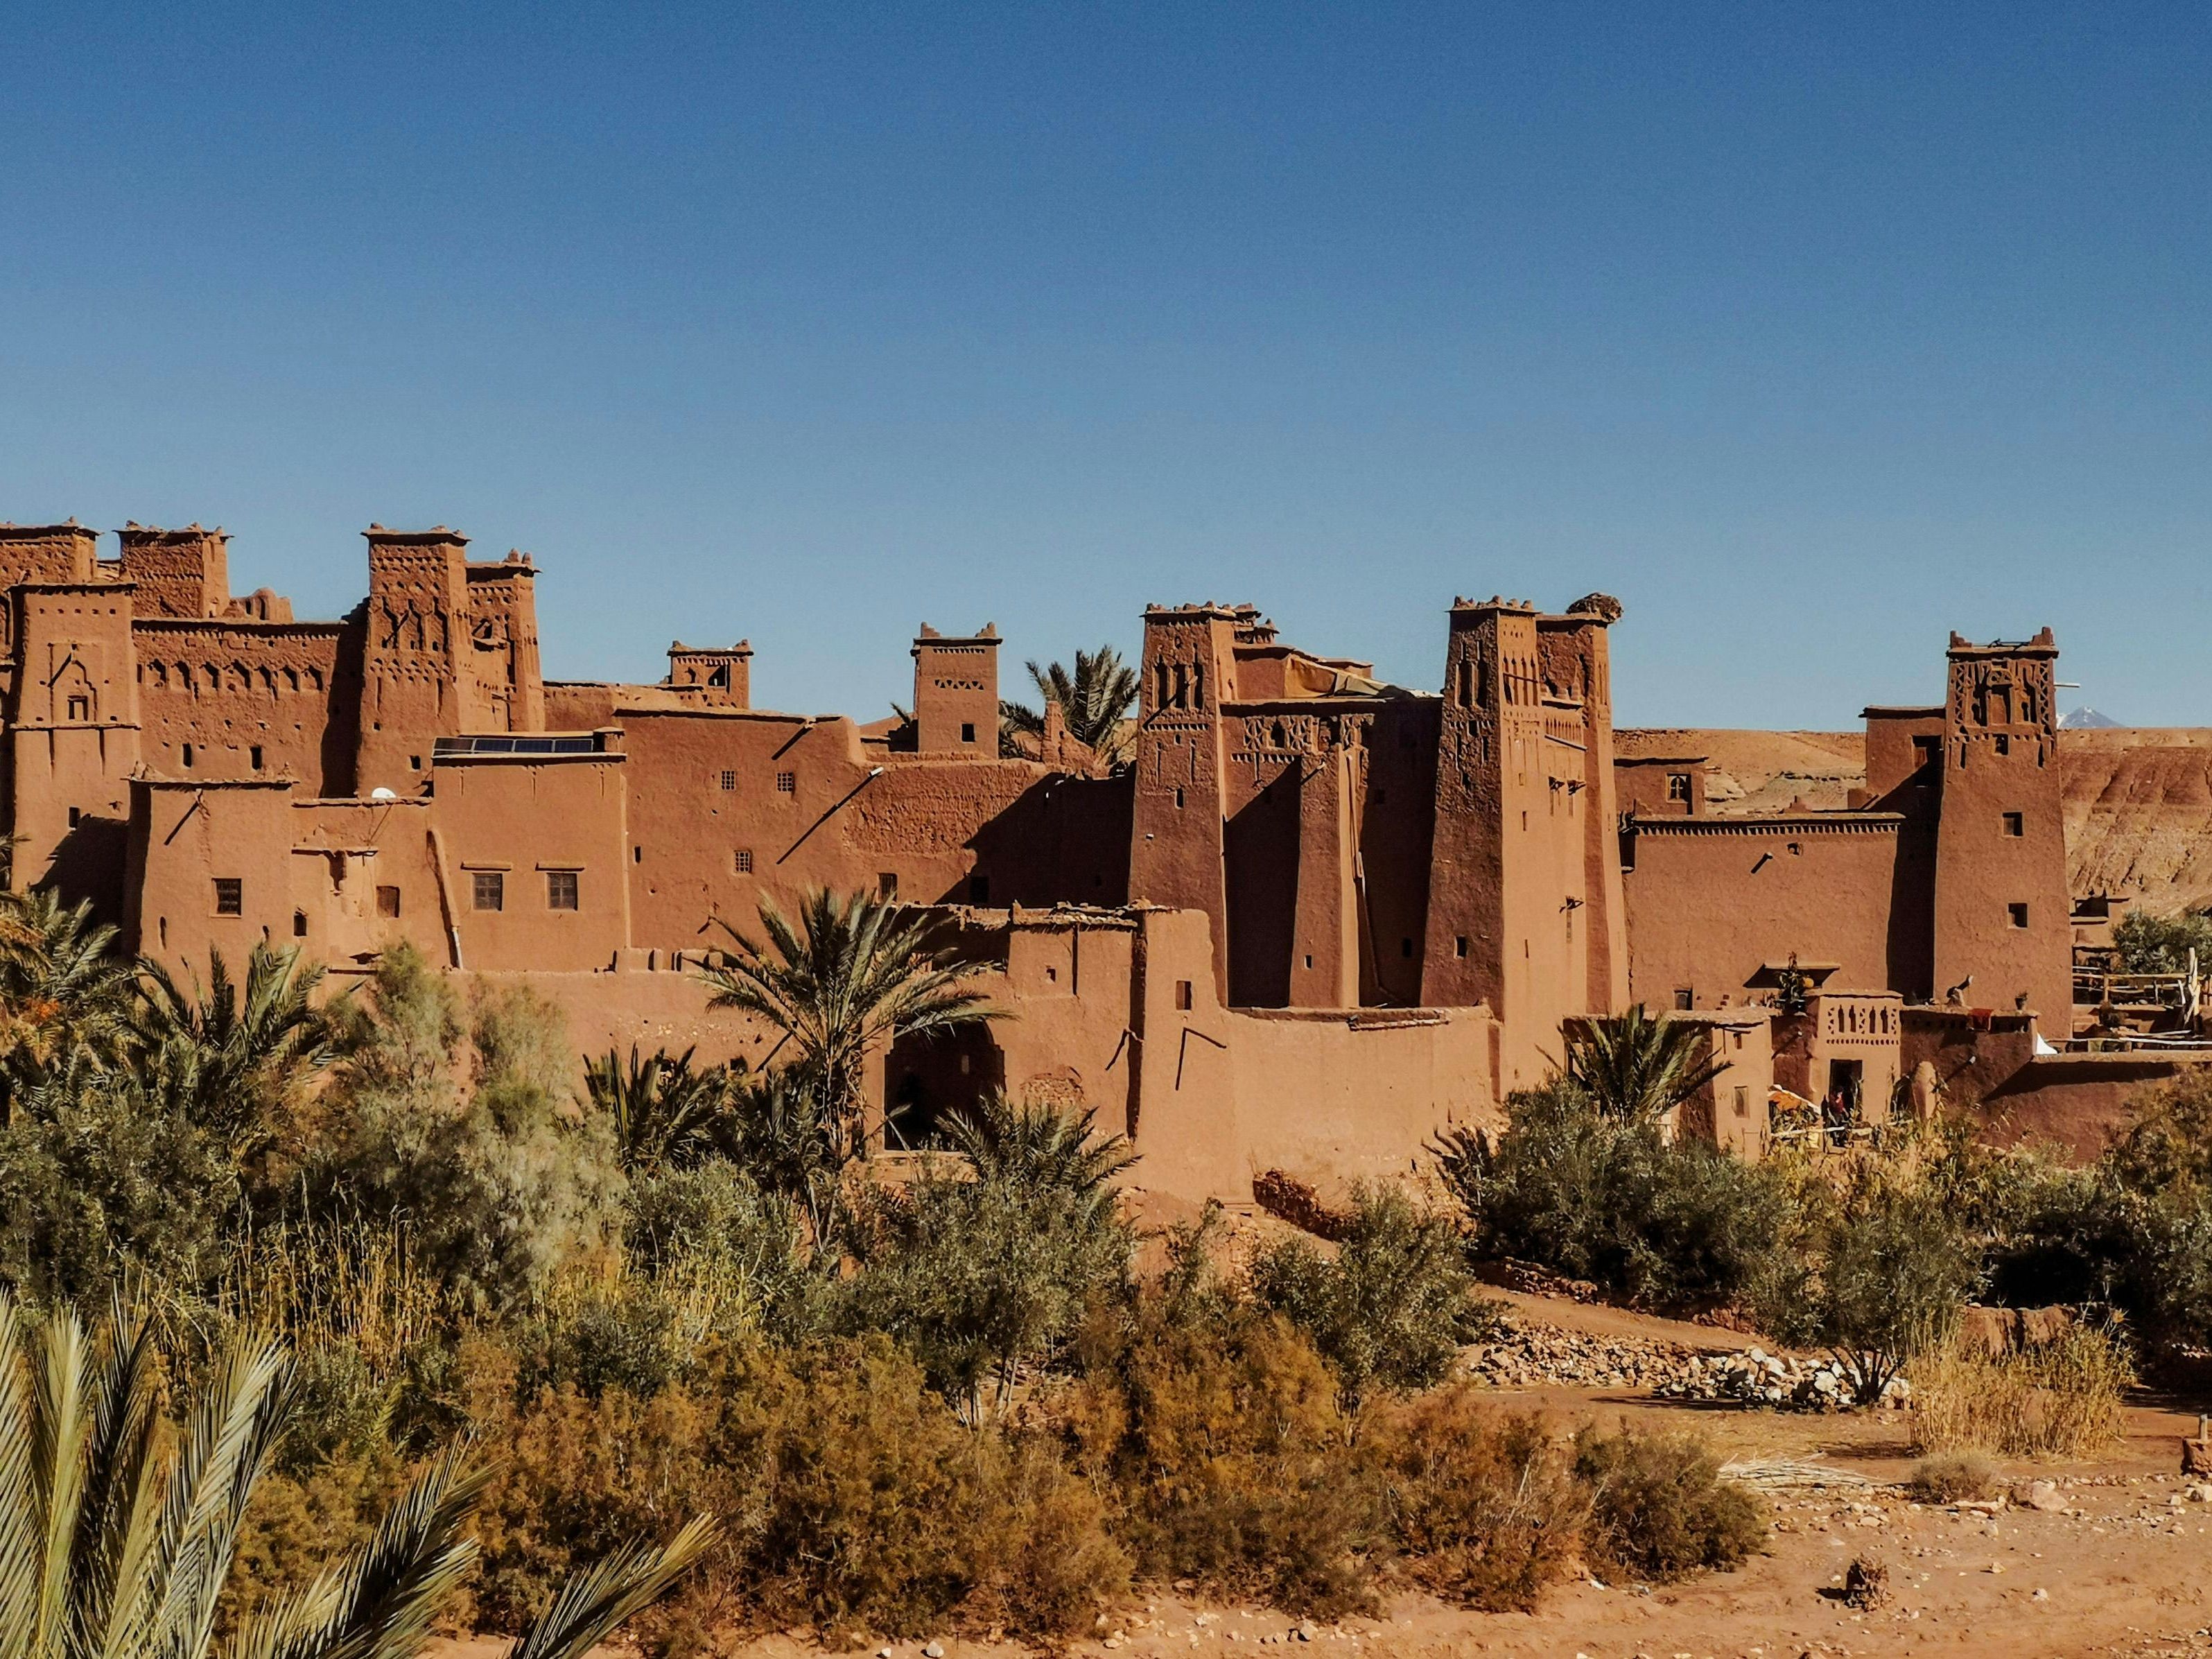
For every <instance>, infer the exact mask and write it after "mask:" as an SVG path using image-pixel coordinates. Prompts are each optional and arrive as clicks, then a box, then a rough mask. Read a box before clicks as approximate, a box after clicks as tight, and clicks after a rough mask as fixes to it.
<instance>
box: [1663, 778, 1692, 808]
mask: <svg viewBox="0 0 2212 1659" xmlns="http://www.w3.org/2000/svg"><path fill="white" fill-rule="evenodd" d="M1667 799H1668V800H1680V801H1686V800H1688V799H1690V775H1689V774H1688V773H1687V772H1669V773H1668V775H1667Z"/></svg>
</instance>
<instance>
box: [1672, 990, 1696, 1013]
mask: <svg viewBox="0 0 2212 1659" xmlns="http://www.w3.org/2000/svg"><path fill="white" fill-rule="evenodd" d="M1674 1006H1676V1007H1677V1008H1680V1009H1685V1010H1687V1009H1691V1008H1694V1007H1696V1006H1698V994H1697V992H1696V991H1695V990H1694V989H1692V987H1689V986H1687V985H1678V986H1676V987H1674Z"/></svg>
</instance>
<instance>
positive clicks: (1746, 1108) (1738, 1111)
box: [1735, 1083, 1751, 1117]
mask: <svg viewBox="0 0 2212 1659" xmlns="http://www.w3.org/2000/svg"><path fill="white" fill-rule="evenodd" d="M1735 1115H1737V1116H1738V1117H1749V1116H1750V1115H1751V1091H1750V1090H1749V1089H1747V1088H1746V1087H1745V1086H1744V1085H1742V1084H1741V1083H1739V1084H1737V1085H1735Z"/></svg>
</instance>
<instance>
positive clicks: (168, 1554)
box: [0, 1291, 714, 1659]
mask: <svg viewBox="0 0 2212 1659" xmlns="http://www.w3.org/2000/svg"><path fill="white" fill-rule="evenodd" d="M160 1370H161V1365H160V1362H159V1361H158V1359H157V1358H156V1357H155V1350H154V1345H153V1342H152V1341H151V1340H150V1338H149V1334H148V1330H147V1324H146V1322H145V1320H144V1318H143V1316H142V1315H141V1314H140V1313H139V1312H138V1311H137V1310H136V1309H135V1308H131V1307H126V1306H125V1304H123V1303H122V1302H121V1301H120V1300H119V1299H118V1304H117V1305H116V1307H115V1310H114V1311H113V1312H112V1315H111V1316H110V1317H109V1319H108V1321H107V1322H106V1327H105V1328H104V1329H102V1330H101V1331H100V1332H99V1333H98V1334H96V1335H90V1334H88V1333H87V1332H86V1330H85V1329H84V1327H83V1326H82V1324H81V1323H80V1322H79V1321H78V1320H77V1318H76V1315H75V1314H74V1313H72V1312H70V1310H67V1309H64V1310H60V1311H58V1312H57V1313H55V1314H53V1315H52V1316H49V1317H47V1318H46V1319H45V1320H43V1321H39V1320H33V1319H32V1318H30V1317H28V1316H26V1315H25V1314H23V1313H22V1312H21V1310H19V1309H18V1308H17V1306H16V1304H15V1300H14V1298H13V1297H11V1296H10V1295H9V1294H8V1293H7V1292H6V1291H0V1659H88V1656H94V1655H97V1656H100V1659H208V1656H210V1654H212V1653H213V1652H215V1651H216V1645H215V1631H216V1602H217V1598H218V1597H219V1596H220V1595H221V1593H222V1588H223V1583H224V1581H225V1580H226V1579H227V1578H228V1577H229V1574H230V1571H231V1565H232V1561H233V1559H234V1554H235V1552H236V1548H237V1544H238V1531H239V1526H240V1522H241V1521H242V1520H243V1519H244V1517H245V1515H246V1506H247V1504H249V1503H250V1502H251V1501H252V1497H253V1492H254V1488H255V1486H256V1485H257V1484H258V1481H259V1480H260V1478H261V1476H262V1474H263V1473H264V1471H265V1469H266V1468H267V1467H268V1463H269V1459H270V1454H271V1452H272V1451H273V1450H274V1449H275V1447H276V1443H277V1441H278V1439H279V1438H280V1437H281V1436H282V1435H283V1431H284V1430H285V1428H286V1427H287V1425H288V1424H289V1420H290V1403H289V1401H290V1395H289V1387H288V1376H289V1361H288V1359H287V1357H286V1355H285V1353H284V1352H283V1349H282V1348H281V1347H280V1346H277V1345H276V1343H275V1342H273V1341H270V1340H267V1339H266V1338H258V1337H252V1336H242V1337H240V1338H238V1339H236V1340H234V1341H233V1342H232V1344H231V1345H230V1346H229V1347H228V1349H227V1350H226V1351H225V1352H223V1353H222V1355H221V1356H220V1357H219V1358H218V1359H217V1361H216V1364H215V1366H214V1369H213V1370H212V1372H211V1373H210V1378H209V1381H208V1383H207V1386H206V1388H205V1389H204V1391H202V1392H201V1393H200V1394H199V1395H197V1397H195V1398H192V1399H190V1400H188V1401H186V1402H185V1412H184V1421H183V1423H182V1424H181V1425H180V1428H181V1432H173V1431H171V1429H170V1427H169V1425H167V1424H166V1423H164V1422H163V1421H162V1420H161V1415H160V1405H159V1402H160V1399H161V1382H160V1376H159V1373H160ZM482 1485H483V1477H482V1475H481V1474H478V1473H475V1472H472V1471H471V1468H469V1466H468V1464H467V1462H466V1461H465V1458H464V1456H463V1455H462V1454H461V1453H460V1452H459V1450H458V1449H449V1450H448V1451H447V1453H446V1454H445V1455H443V1456H441V1457H439V1458H437V1459H435V1461H434V1462H432V1463H431V1464H430V1466H429V1467H428V1468H427V1469H426V1470H425V1471H424V1472H423V1473H422V1474H421V1475H419V1476H418V1477H417V1478H416V1480H415V1482H414V1484H413V1486H411V1487H410V1489H409V1490H408V1492H406V1493H405V1495H404V1497H402V1498H401V1499H400V1500H399V1502H398V1504H395V1505H394V1506H393V1507H392V1509H391V1510H389V1511H387V1512H386V1515H385V1516H384V1518H383V1520H382V1522H381V1523H380V1525H379V1526H378V1528H377V1529H376V1532H375V1534H374V1536H372V1537H371V1538H370V1539H369V1541H368V1543H367V1544H365V1545H363V1546H362V1547H360V1548H359V1549H357V1550H356V1551H354V1552H353V1553H350V1554H349V1555H348V1556H347V1557H345V1558H344V1559H342V1560H341V1561H339V1562H337V1564H335V1565H332V1566H331V1567H329V1568H327V1569H325V1571H324V1572H323V1573H322V1574H321V1575H320V1576H319V1577H317V1578H316V1579H315V1580H314V1581H313V1583H310V1584H309V1585H307V1587H306V1588H305V1589H302V1590H300V1591H298V1592H295V1594H293V1595H288V1596H284V1597H282V1598H280V1599H278V1600H276V1601H274V1602H272V1603H271V1604H270V1605H268V1606H265V1607H261V1608H258V1609H257V1610H255V1611H253V1612H251V1613H247V1614H246V1615H245V1616H244V1617H243V1618H242V1619H241V1620H240V1621H239V1623H238V1627H237V1629H236V1630H235V1632H234V1633H233V1635H232V1637H231V1638H230V1640H229V1641H228V1643H227V1644H225V1646H224V1647H223V1649H222V1652H223V1653H224V1654H225V1655H226V1656H228V1659H415V1656H416V1655H419V1654H420V1653H421V1652H422V1650H423V1649H424V1648H425V1647H426V1646H428V1641H429V1637H430V1631H431V1626H432V1622H433V1620H435V1618H436V1616H437V1614H438V1612H439V1609H440V1608H441V1606H442V1605H443V1604H444V1602H445V1601H446V1600H447V1597H448V1596H449V1595H451V1594H452V1592H453V1590H454V1589H456V1588H458V1586H459V1583H460V1582H461V1580H462V1578H463V1577H465V1575H466V1573H467V1571H468V1570H469V1568H470V1565H471V1563H472V1562H473V1560H474V1559H475V1554H476V1546H475V1544H474V1542H473V1541H471V1540H470V1539H468V1538H467V1537H465V1535H464V1534H463V1528H464V1527H465V1523H466V1522H467V1521H468V1518H469V1516H470V1513H471V1510H472V1508H473V1506H474V1504H475V1502H476V1499H477V1495H478V1492H480V1490H481V1488H482ZM713 1539H714V1523H713V1522H711V1521H709V1520H706V1519H700V1520H695V1521H693V1522H690V1523H689V1524H688V1525H686V1526H685V1527H684V1528H682V1529H681V1530H680V1531H678V1533H677V1534H676V1535H675V1536H674V1537H673V1538H672V1539H671V1540H670V1541H669V1542H668V1543H667V1544H665V1545H664V1546H660V1547H651V1546H646V1545H639V1544H633V1545H629V1546H626V1547H623V1548H621V1549H617V1551H616V1552H615V1553H613V1554H612V1555H611V1556H609V1557H607V1558H606V1559H604V1560H602V1561H601V1562H599V1564H598V1565H596V1566H593V1567H591V1568H587V1569H586V1570H585V1571H583V1572H581V1573H580V1574H578V1575H577V1576H576V1577H574V1578H572V1579H571V1580H570V1581H569V1582H568V1583H567V1584H566V1585H565V1586H564V1587H563V1588H562V1589H561V1591H560V1592H559V1594H557V1595H555V1597H554V1598H553V1601H552V1604H551V1605H550V1607H548V1608H547V1609H546V1611H545V1613H544V1615H543V1616H542V1617H541V1618H540V1619H539V1620H538V1621H537V1623H536V1624H535V1625H534V1626H532V1628H531V1630H530V1631H529V1632H528V1633H526V1635H525V1636H524V1637H523V1638H521V1640H520V1643H518V1644H517V1645H516V1646H515V1648H514V1649H513V1652H512V1654H511V1655H510V1659H582V1656H583V1655H584V1653H585V1652H586V1650H589V1649H590V1648H591V1647H592V1646H593V1645H594V1644H597V1643H599V1641H601V1640H602V1639H604V1638H605V1637H606V1636H608V1635H609V1634H611V1632H613V1631H614V1630H615V1629H616V1627H617V1626H619V1625H620V1624H621V1623H622V1622H623V1620H625V1619H627V1618H628V1617H629V1615H630V1614H632V1613H635V1612H637V1611H638V1610H639V1609H640V1608H641V1607H645V1606H647V1605H648V1604H649V1603H651V1602H652V1601H654V1600H655V1599H657V1598H658V1597H659V1596H660V1595H662V1594H664V1593H665V1591H666V1590H667V1589H668V1588H669V1587H670V1586H671V1584H673V1583H675V1581H676V1580H677V1579H678V1577H681V1576H682V1575H683V1574H684V1572H685V1571H687V1570H688V1569H689V1568H690V1566H691V1565H692V1564H693V1563H694V1562H696V1560H697V1559H699V1557H700V1555H701V1554H702V1553H703V1552H704V1551H705V1549H706V1548H707V1547H708V1545H709V1544H710V1543H711V1542H712V1541H713Z"/></svg>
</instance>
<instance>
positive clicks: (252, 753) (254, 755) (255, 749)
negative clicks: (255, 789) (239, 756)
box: [246, 743, 261, 772]
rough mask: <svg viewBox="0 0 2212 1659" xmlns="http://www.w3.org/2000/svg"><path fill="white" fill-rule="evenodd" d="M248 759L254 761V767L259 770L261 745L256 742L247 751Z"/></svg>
mask: <svg viewBox="0 0 2212 1659" xmlns="http://www.w3.org/2000/svg"><path fill="white" fill-rule="evenodd" d="M246 759H247V760H248V761H250V762H251V763H252V766H253V769H254V770H255V771H257V772H258V771H259V770H260V769H261V745H260V744H258V743H257V744H254V745H253V746H252V748H251V749H248V750H246Z"/></svg>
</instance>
